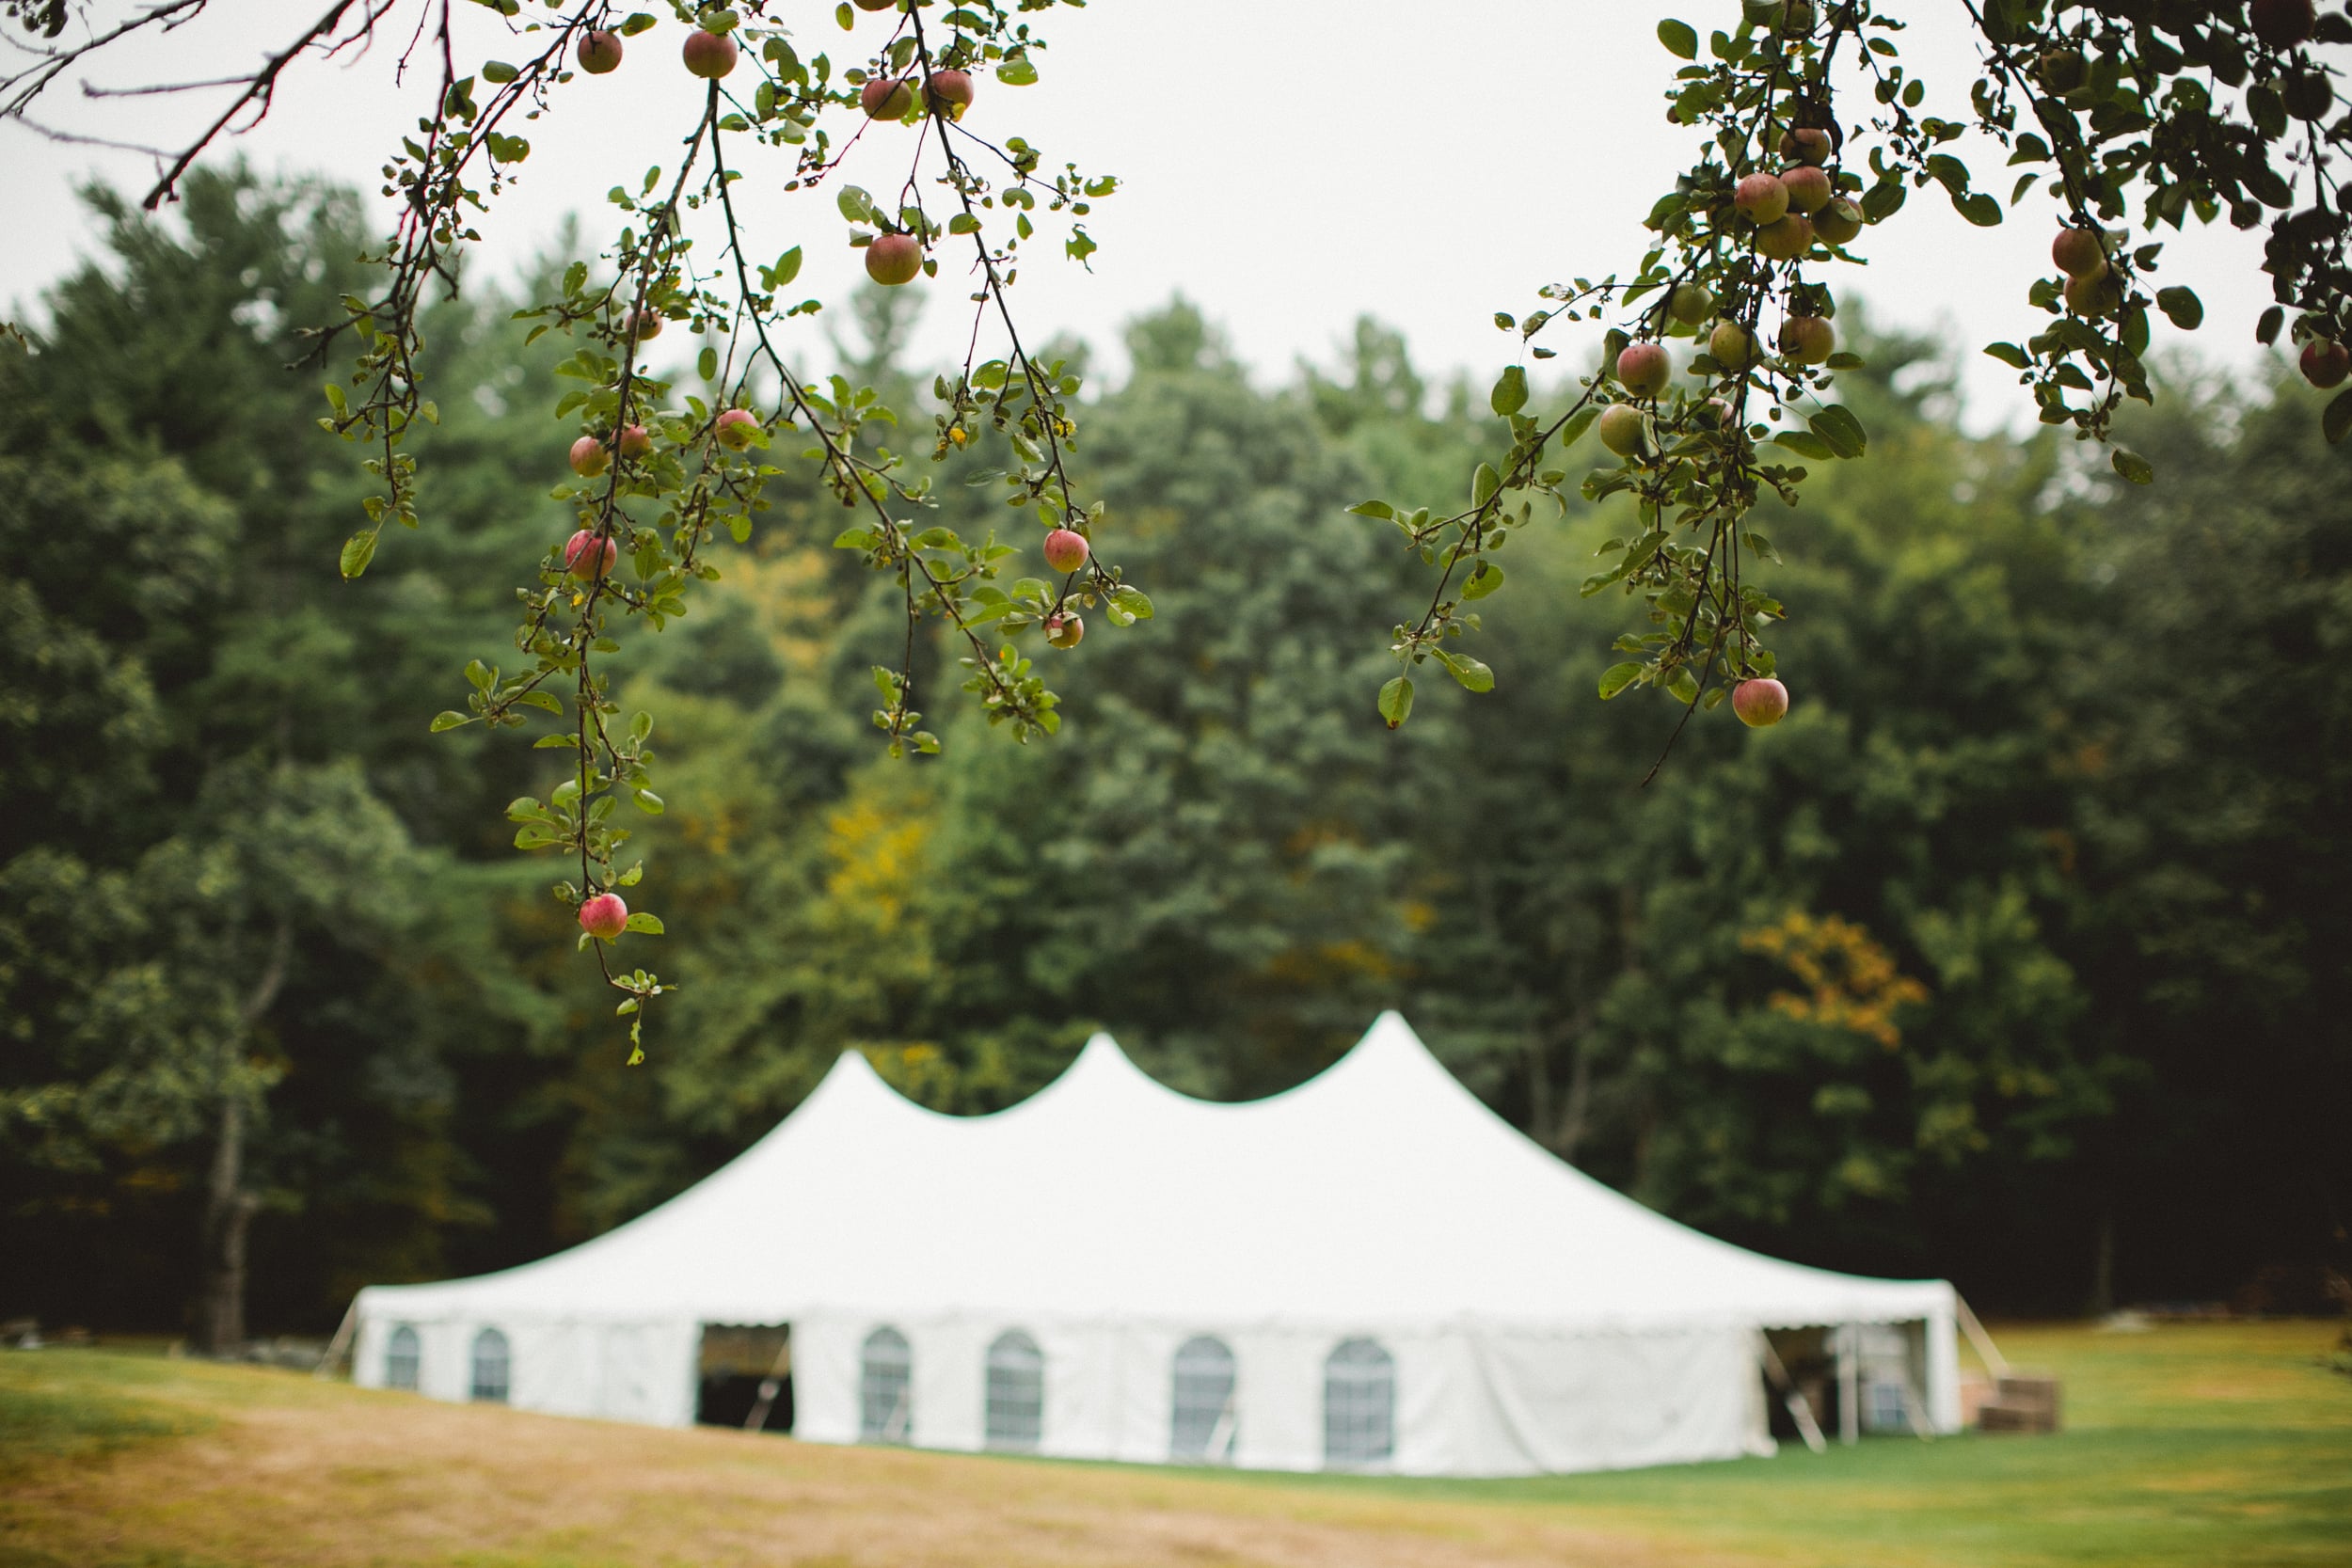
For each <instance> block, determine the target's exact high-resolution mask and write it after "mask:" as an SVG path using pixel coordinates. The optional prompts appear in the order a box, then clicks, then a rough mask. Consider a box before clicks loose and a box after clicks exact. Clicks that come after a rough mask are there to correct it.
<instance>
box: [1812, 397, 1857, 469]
mask: <svg viewBox="0 0 2352 1568" xmlns="http://www.w3.org/2000/svg"><path fill="white" fill-rule="evenodd" d="M1805 422H1806V423H1807V424H1809V425H1811V426H1812V427H1813V434H1814V435H1816V436H1820V438H1821V439H1822V440H1824V441H1827V442H1828V443H1829V450H1830V451H1833V452H1836V454H1837V455H1838V456H1840V457H1860V456H1861V455H1862V453H1863V451H1864V450H1865V449H1867V447H1868V446H1869V444H1870V437H1869V436H1868V435H1867V434H1866V433H1865V432H1864V430H1863V428H1862V421H1861V420H1857V419H1855V418H1854V417H1853V410H1852V409H1851V408H1848V407H1847V406H1846V405H1845V404H1842V403H1833V404H1830V405H1829V406H1828V407H1827V408H1824V409H1822V410H1821V411H1820V413H1818V414H1816V415H1814V416H1813V417H1812V418H1811V419H1810V420H1806V421H1805Z"/></svg>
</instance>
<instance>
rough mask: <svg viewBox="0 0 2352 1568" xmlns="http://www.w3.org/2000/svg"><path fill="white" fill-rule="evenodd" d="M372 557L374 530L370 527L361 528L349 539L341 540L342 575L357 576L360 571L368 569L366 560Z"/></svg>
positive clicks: (373, 554) (373, 552)
mask: <svg viewBox="0 0 2352 1568" xmlns="http://www.w3.org/2000/svg"><path fill="white" fill-rule="evenodd" d="M374 559H375V530H373V529H372V528H368V529H361V530H360V531H358V532H357V533H355V534H353V535H352V536H351V537H350V538H349V539H346V540H344V541H343V557H342V570H343V576H345V577H347V578H356V577H358V575H359V574H360V573H362V572H364V571H366V570H367V569H368V562H371V561H373V560H374Z"/></svg>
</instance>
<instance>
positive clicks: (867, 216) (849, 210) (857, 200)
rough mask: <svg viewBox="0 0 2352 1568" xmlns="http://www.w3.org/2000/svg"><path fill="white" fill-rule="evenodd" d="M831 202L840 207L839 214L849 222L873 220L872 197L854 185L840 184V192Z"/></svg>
mask: <svg viewBox="0 0 2352 1568" xmlns="http://www.w3.org/2000/svg"><path fill="white" fill-rule="evenodd" d="M833 204H834V206H835V207H838V208H840V209H841V215H842V216H843V217H845V218H848V219H849V220H850V222H851V223H872V222H874V221H875V218H874V198H872V197H870V196H868V195H866V193H865V192H864V191H863V190H861V189H859V188H858V187H857V186H855V185H844V186H842V187H841V192H840V194H839V195H837V196H835V197H834V198H833Z"/></svg>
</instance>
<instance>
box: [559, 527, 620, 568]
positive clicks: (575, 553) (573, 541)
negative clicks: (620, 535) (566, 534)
mask: <svg viewBox="0 0 2352 1568" xmlns="http://www.w3.org/2000/svg"><path fill="white" fill-rule="evenodd" d="M599 555H601V556H602V557H603V563H602V564H601V565H599V564H598V563H597V557H598V556H599ZM620 558H621V546H618V545H616V544H614V543H613V542H612V540H610V539H607V540H606V541H605V542H604V548H603V549H602V550H601V551H599V550H598V549H597V548H596V531H595V530H594V529H585V528H584V529H581V530H580V531H579V532H578V533H575V534H573V535H572V536H571V537H570V538H569V539H566V540H564V570H565V571H567V572H569V573H571V574H572V576H574V577H576V578H595V577H598V576H601V575H602V574H603V573H606V572H609V571H611V570H612V563H613V562H615V561H618V560H619V559H620Z"/></svg>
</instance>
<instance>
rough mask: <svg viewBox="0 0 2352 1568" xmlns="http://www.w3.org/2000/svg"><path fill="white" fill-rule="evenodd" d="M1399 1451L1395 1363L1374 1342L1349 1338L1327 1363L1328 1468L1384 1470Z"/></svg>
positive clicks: (1325, 1449)
mask: <svg viewBox="0 0 2352 1568" xmlns="http://www.w3.org/2000/svg"><path fill="white" fill-rule="evenodd" d="M1395 1451H1396V1362H1395V1360H1394V1359H1393V1358H1391V1356H1390V1354H1389V1353H1388V1352H1387V1351H1384V1350H1382V1349H1381V1348H1380V1347H1379V1346H1378V1345H1375V1344H1374V1343H1373V1342H1372V1341H1371V1340H1370V1339H1349V1340H1346V1341H1344V1342H1343V1344H1341V1346H1340V1348H1339V1349H1337V1350H1335V1351H1333V1352H1332V1353H1331V1358H1330V1359H1329V1360H1328V1361H1326V1362H1325V1363H1324V1364H1323V1463H1324V1465H1326V1466H1327V1467H1328V1468H1331V1469H1348V1468H1352V1467H1354V1466H1357V1465H1385V1464H1386V1463H1388V1460H1389V1456H1390V1455H1391V1454H1392V1453H1394V1452H1395Z"/></svg>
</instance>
